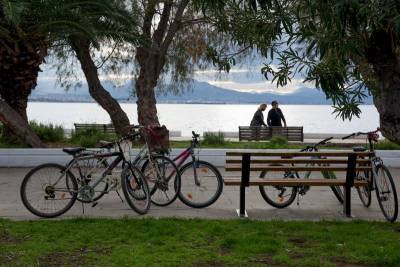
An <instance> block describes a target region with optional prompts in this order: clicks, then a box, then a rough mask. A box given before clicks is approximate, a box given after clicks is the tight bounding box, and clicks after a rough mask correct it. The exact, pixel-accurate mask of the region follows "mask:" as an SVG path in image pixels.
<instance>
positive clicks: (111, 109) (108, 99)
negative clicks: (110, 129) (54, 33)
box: [71, 37, 130, 135]
mask: <svg viewBox="0 0 400 267" xmlns="http://www.w3.org/2000/svg"><path fill="white" fill-rule="evenodd" d="M71 45H72V48H73V49H74V50H75V53H76V55H77V57H78V60H79V62H80V63H81V68H82V71H83V73H84V74H85V77H86V81H87V83H88V87H89V93H90V95H91V96H92V97H93V99H94V100H96V102H97V103H98V104H99V105H100V106H101V107H102V108H103V109H105V110H106V111H107V113H108V114H109V115H110V118H111V121H112V124H113V125H114V127H115V131H116V133H117V134H118V135H125V134H127V133H129V125H130V124H129V118H128V116H127V115H126V113H125V112H124V111H123V110H122V108H121V106H120V105H119V103H118V101H117V100H115V99H114V98H113V97H112V96H111V94H110V93H109V92H108V91H107V90H105V89H104V87H103V86H102V85H101V82H100V80H99V76H98V71H97V67H96V65H95V64H94V62H93V60H92V58H91V55H90V41H89V40H87V39H85V38H83V37H80V38H71Z"/></svg>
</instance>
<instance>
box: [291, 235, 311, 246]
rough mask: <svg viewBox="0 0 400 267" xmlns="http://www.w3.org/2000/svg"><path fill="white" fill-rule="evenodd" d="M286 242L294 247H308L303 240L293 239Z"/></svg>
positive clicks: (306, 242) (299, 238)
mask: <svg viewBox="0 0 400 267" xmlns="http://www.w3.org/2000/svg"><path fill="white" fill-rule="evenodd" d="M288 241H289V242H290V243H292V244H294V245H295V246H296V247H300V248H304V247H306V246H308V245H309V242H308V241H307V240H306V239H305V238H301V237H294V238H290V239H288Z"/></svg>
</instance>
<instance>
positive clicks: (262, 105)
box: [258, 104, 267, 111]
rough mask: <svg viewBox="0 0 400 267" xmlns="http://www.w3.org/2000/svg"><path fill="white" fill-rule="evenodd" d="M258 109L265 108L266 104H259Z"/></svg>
mask: <svg viewBox="0 0 400 267" xmlns="http://www.w3.org/2000/svg"><path fill="white" fill-rule="evenodd" d="M258 109H259V110H261V111H264V110H266V109H267V104H261V105H260V106H259V107H258Z"/></svg>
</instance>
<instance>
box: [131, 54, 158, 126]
mask: <svg viewBox="0 0 400 267" xmlns="http://www.w3.org/2000/svg"><path fill="white" fill-rule="evenodd" d="M136 60H137V61H138V63H139V65H140V72H139V77H138V78H137V80H136V84H135V88H136V95H137V101H136V103H137V112H138V121H139V124H140V125H145V126H146V125H160V122H159V120H158V116H157V107H156V104H157V100H156V96H155V92H154V88H155V87H156V85H157V82H158V78H159V75H160V73H161V70H162V68H163V66H164V60H163V58H162V56H160V55H158V54H157V53H155V52H153V51H151V48H148V49H147V48H143V47H139V48H138V49H137V52H136Z"/></svg>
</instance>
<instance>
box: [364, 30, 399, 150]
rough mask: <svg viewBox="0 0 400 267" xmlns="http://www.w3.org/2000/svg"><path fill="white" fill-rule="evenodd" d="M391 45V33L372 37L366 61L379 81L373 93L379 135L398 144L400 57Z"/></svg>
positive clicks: (379, 33)
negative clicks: (378, 122)
mask: <svg viewBox="0 0 400 267" xmlns="http://www.w3.org/2000/svg"><path fill="white" fill-rule="evenodd" d="M392 44H393V42H392V36H391V35H390V33H388V32H385V31H381V32H376V33H374V34H373V35H372V37H371V40H370V43H369V47H368V49H367V60H368V62H369V63H370V64H371V65H372V66H373V67H374V71H375V74H376V79H377V81H378V83H377V86H376V87H377V88H374V89H373V90H372V92H373V99H374V104H375V106H376V108H377V110H378V112H379V120H380V128H381V131H382V134H383V136H385V137H386V138H387V139H389V140H390V141H392V142H395V143H397V144H400V105H399V101H400V56H398V55H397V54H398V52H397V51H396V50H395V48H393V46H392Z"/></svg>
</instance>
